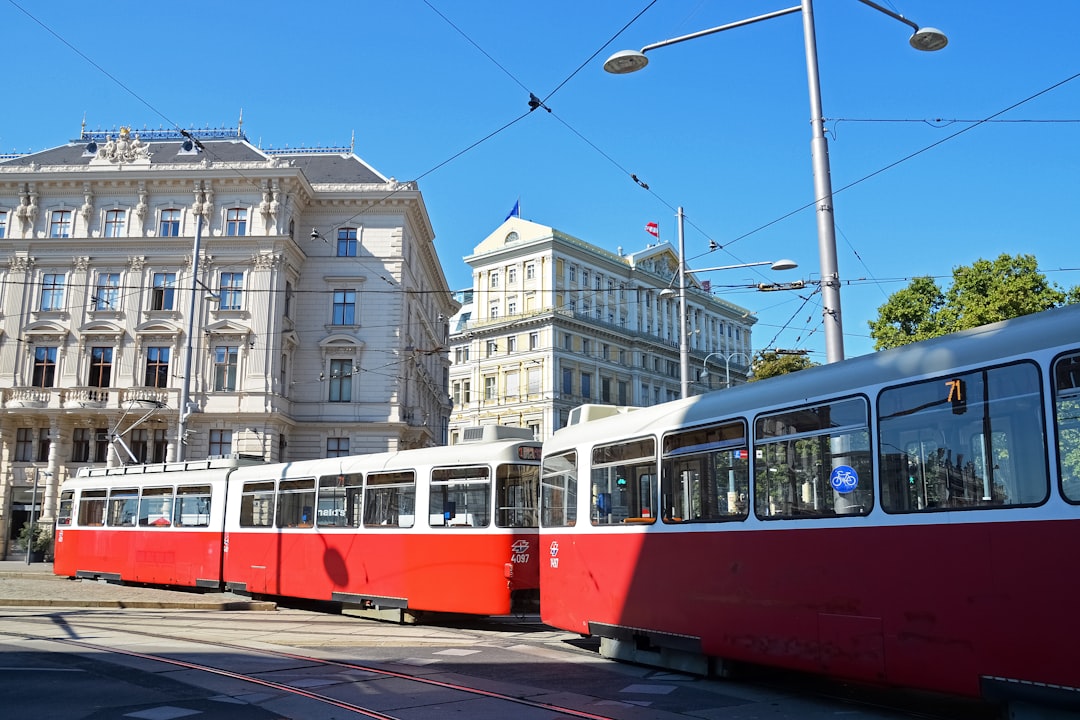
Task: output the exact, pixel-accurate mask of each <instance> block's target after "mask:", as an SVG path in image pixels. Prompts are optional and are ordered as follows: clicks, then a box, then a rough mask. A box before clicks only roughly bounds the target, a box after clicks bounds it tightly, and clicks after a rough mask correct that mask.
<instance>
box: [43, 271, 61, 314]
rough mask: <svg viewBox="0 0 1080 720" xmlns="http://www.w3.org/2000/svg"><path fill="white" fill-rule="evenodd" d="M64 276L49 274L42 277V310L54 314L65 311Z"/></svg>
mask: <svg viewBox="0 0 1080 720" xmlns="http://www.w3.org/2000/svg"><path fill="white" fill-rule="evenodd" d="M64 282H65V278H64V276H63V275H56V274H48V275H42V276H41V310H42V312H52V311H56V310H63V309H64Z"/></svg>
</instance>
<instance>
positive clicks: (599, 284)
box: [596, 273, 604, 291]
mask: <svg viewBox="0 0 1080 720" xmlns="http://www.w3.org/2000/svg"><path fill="white" fill-rule="evenodd" d="M603 287H604V276H603V275H600V274H599V273H597V275H596V290H597V291H599V290H602V289H603Z"/></svg>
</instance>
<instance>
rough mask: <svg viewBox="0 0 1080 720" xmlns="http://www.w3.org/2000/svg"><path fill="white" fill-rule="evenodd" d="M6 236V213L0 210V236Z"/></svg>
mask: <svg viewBox="0 0 1080 720" xmlns="http://www.w3.org/2000/svg"><path fill="white" fill-rule="evenodd" d="M3 237H7V213H6V212H0V238H3Z"/></svg>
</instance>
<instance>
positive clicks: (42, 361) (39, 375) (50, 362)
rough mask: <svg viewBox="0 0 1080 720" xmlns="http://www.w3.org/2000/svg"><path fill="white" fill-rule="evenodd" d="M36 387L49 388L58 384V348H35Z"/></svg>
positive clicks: (34, 384)
mask: <svg viewBox="0 0 1080 720" xmlns="http://www.w3.org/2000/svg"><path fill="white" fill-rule="evenodd" d="M31 384H32V385H33V386H34V387H39V388H49V387H53V386H54V385H55V384H56V348H55V347H35V348H34V377H33V380H32V381H31Z"/></svg>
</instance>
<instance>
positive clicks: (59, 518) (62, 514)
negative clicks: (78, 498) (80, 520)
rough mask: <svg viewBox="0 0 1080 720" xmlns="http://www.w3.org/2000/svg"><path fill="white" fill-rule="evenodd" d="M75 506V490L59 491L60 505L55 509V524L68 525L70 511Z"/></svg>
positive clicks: (69, 522)
mask: <svg viewBox="0 0 1080 720" xmlns="http://www.w3.org/2000/svg"><path fill="white" fill-rule="evenodd" d="M74 507H75V491H73V490H64V491H63V492H62V493H60V505H59V506H58V507H57V510H56V524H57V525H70V524H71V512H72V510H73V509H74Z"/></svg>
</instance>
